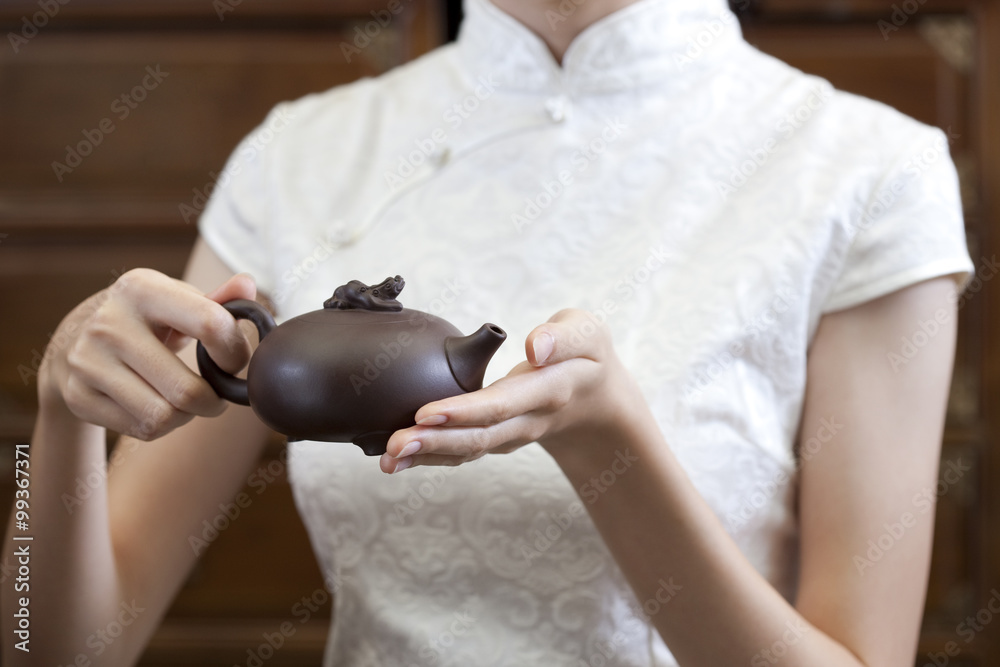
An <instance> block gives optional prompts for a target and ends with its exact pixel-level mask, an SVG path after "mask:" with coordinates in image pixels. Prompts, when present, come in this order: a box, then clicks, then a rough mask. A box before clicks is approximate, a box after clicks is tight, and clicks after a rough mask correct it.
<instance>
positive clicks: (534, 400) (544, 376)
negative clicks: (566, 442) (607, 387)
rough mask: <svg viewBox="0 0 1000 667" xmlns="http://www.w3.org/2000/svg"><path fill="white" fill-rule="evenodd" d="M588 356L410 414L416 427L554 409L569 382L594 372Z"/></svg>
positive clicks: (565, 397) (479, 422) (482, 422)
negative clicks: (413, 414) (412, 415)
mask: <svg viewBox="0 0 1000 667" xmlns="http://www.w3.org/2000/svg"><path fill="white" fill-rule="evenodd" d="M598 370H599V369H598V367H597V362H594V361H591V360H590V359H581V358H577V359H569V360H567V361H565V362H563V363H560V364H558V365H554V366H544V367H542V368H536V369H534V370H533V371H532V372H529V373H518V374H516V375H509V376H507V377H505V378H502V379H500V380H497V381H496V382H494V383H493V384H491V385H490V386H488V387H484V388H483V389H480V390H479V391H474V392H471V393H468V394H459V395H457V396H452V397H450V398H444V399H441V400H439V401H434V402H432V403H428V404H427V405H424V406H422V407H421V408H420V409H419V410H417V413H416V415H415V416H414V418H415V422H416V423H417V424H418V425H420V426H441V425H446V426H489V425H492V424H499V423H501V422H504V421H507V420H508V419H512V418H514V417H517V416H520V415H524V414H527V413H529V412H543V413H549V412H554V411H556V410H558V409H560V408H562V407H563V406H565V405H566V404H567V403H568V402H569V400H570V398H571V396H572V391H573V382H574V381H576V382H580V383H584V382H589V381H590V376H591V375H593V374H594V373H596V372H597V371H598Z"/></svg>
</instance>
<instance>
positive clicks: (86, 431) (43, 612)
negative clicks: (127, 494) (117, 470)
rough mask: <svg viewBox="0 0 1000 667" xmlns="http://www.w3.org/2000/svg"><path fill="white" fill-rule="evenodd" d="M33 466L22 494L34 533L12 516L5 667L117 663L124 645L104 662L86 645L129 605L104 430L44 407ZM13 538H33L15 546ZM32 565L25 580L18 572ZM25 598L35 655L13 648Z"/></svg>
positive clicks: (33, 444)
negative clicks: (111, 518)
mask: <svg viewBox="0 0 1000 667" xmlns="http://www.w3.org/2000/svg"><path fill="white" fill-rule="evenodd" d="M28 461H29V467H28V468H27V470H26V472H27V473H28V474H29V476H28V477H27V478H26V479H28V480H30V482H29V486H28V489H27V490H28V494H22V495H28V498H27V501H28V506H29V508H28V513H29V517H30V518H29V521H28V529H27V530H20V529H19V528H17V527H16V526H15V525H14V519H13V516H12V517H11V519H10V521H9V522H8V527H7V536H6V544H5V548H4V558H5V559H6V561H7V563H8V564H9V565H10V566H11V567H12V568H13V570H12V571H11V574H10V575H9V576H8V577H6V579H5V581H4V582H3V588H2V609H3V620H2V625H3V628H4V638H3V647H4V656H3V657H4V664H10V665H57V664H71V663H72V662H73V661H74V660H75V659H76V656H77V655H78V654H81V653H83V654H86V655H87V657H88V658H89V659H91V661H92V662H93V664H112V661H110V660H108V658H110V657H112V656H113V655H114V654H115V653H116V652H117V650H120V649H121V648H122V646H121V643H120V644H119V646H117V647H116V646H114V645H113V644H112V645H110V646H108V647H107V648H106V650H105V651H103V652H102V653H103V654H102V655H101V657H100V659H99V660H98V661H95V660H94V659H95V658H96V657H97V656H96V655H95V649H94V647H93V646H88V644H87V640H88V637H90V635H92V634H93V633H94V632H95V630H96V629H98V628H103V627H105V626H107V624H108V622H109V621H112V620H114V619H115V617H116V614H117V612H118V609H119V605H120V603H121V601H122V598H123V596H122V594H121V591H120V589H119V585H118V576H117V571H116V562H115V557H114V549H113V544H112V539H111V532H110V530H109V525H108V506H107V485H106V480H107V475H106V447H105V431H104V429H103V428H100V427H97V426H93V425H90V424H85V423H82V422H80V421H79V420H77V419H75V418H74V417H72V415H71V414H69V413H68V411H64V410H63V411H60V410H59V409H58V408H55V409H51V410H46V409H45V408H43V410H42V414H41V416H40V418H39V420H38V422H37V424H36V426H35V432H34V435H33V438H32V442H31V447H30V458H29V459H28ZM13 535H18V536H31V537H32V538H33V539H31V540H30V541H29V540H24V541H14V540H13V539H12V536H13ZM18 550H20V552H19V554H18V553H15V552H18ZM24 550H27V551H28V554H30V555H29V556H28V558H25V557H24ZM19 558H20V560H19ZM25 560H27V563H26V564H25V566H26V567H27V568H28V574H26V575H25V574H24V573H23V571H22V572H21V573H19V572H18V568H19V567H20V566H21V564H24V561H25ZM20 598H27V599H28V605H27V608H28V612H29V617H28V622H29V623H30V626H29V628H30V640H29V643H28V644H27V645H26V646H27V647H28V648H29V649H30V652H25V651H23V650H19V649H17V648H15V646H14V644H15V641H14V640H13V638H14V637H15V635H14V630H15V628H16V627H17V620H18V619H15V618H14V613H15V612H16V611H17V610H18V609H19V608H20V606H21V605H19V602H18V600H19V599H20ZM91 643H93V642H91Z"/></svg>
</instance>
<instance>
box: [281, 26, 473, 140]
mask: <svg viewBox="0 0 1000 667" xmlns="http://www.w3.org/2000/svg"><path fill="white" fill-rule="evenodd" d="M461 76H462V75H461V72H460V70H459V68H458V67H457V66H456V59H455V54H454V47H453V46H451V45H449V46H445V47H441V48H438V49H436V50H434V51H432V52H431V53H428V54H426V55H424V56H422V57H420V58H418V59H416V60H413V61H411V62H409V63H406V64H404V65H401V66H399V67H396V68H394V69H392V70H390V71H389V72H386V73H385V74H382V75H381V76H378V77H366V78H363V79H359V80H357V81H354V82H352V83H349V84H345V85H341V86H337V87H334V88H331V89H329V90H327V91H324V92H319V93H314V94H311V95H307V96H305V97H302V98H300V99H298V100H294V101H290V102H284V103H282V104H280V105H278V106H277V107H276V108H275V111H274V112H272V113H277V112H283V113H285V114H286V116H288V117H289V118H291V119H292V122H291V123H290V126H289V132H288V133H287V138H286V139H283V141H282V143H287V142H296V141H304V142H306V143H307V144H308V145H311V146H313V147H314V146H315V143H316V141H317V140H321V139H322V138H324V137H331V136H334V137H336V136H341V137H342V136H345V135H349V134H350V135H355V136H357V135H358V134H359V133H361V134H366V135H371V134H377V133H378V132H379V130H380V129H382V128H383V127H384V125H385V124H386V123H392V122H395V121H397V120H398V118H399V117H400V116H411V117H420V116H421V115H422V112H423V111H426V109H427V108H431V107H433V105H434V104H435V103H437V104H438V105H440V104H441V101H440V94H441V93H442V91H443V90H447V89H450V88H456V89H457V88H459V87H460V86H461V85H462V84H461Z"/></svg>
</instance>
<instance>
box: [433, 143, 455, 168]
mask: <svg viewBox="0 0 1000 667" xmlns="http://www.w3.org/2000/svg"><path fill="white" fill-rule="evenodd" d="M450 159H451V149H450V148H448V147H447V146H444V147H442V148H438V149H437V150H435V151H434V152H433V153H432V154H431V161H432V162H434V164H436V165H437V166H439V167H443V166H445V165H446V164H448V160H450Z"/></svg>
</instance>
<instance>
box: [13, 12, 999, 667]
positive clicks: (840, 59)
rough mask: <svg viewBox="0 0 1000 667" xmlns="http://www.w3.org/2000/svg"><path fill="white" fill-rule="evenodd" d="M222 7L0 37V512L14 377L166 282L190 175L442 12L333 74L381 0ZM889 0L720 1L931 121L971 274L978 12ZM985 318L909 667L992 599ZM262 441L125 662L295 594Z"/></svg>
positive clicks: (243, 628) (20, 410) (989, 210)
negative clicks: (128, 102) (96, 301)
mask: <svg viewBox="0 0 1000 667" xmlns="http://www.w3.org/2000/svg"><path fill="white" fill-rule="evenodd" d="M223 1H224V2H226V3H228V5H223V6H229V7H230V8H231V9H232V11H225V12H224V13H223V14H222V19H223V20H220V16H219V15H218V14H217V12H216V10H215V9H214V8H213V5H212V3H211V2H209V1H208V0H170V1H167V0H155V1H154V0H146V1H143V2H122V1H118V0H72V2H70V3H68V4H66V5H60V9H59V12H58V14H56V15H55V16H53V17H52V18H50V19H49V20H48V24H47V25H45V26H44V27H42V28H41V29H40V30H39V31H38V34H37V36H34V37H31V38H30V39H29V40H28V41H27V42H26V43H22V44H21V45H20V47H19V49H18V51H17V52H15V51H14V49H13V48H12V47H11V45H10V44H9V43H7V42H6V40H5V43H3V44H0V313H3V325H4V334H3V336H2V338H0V448H3V449H4V453H3V455H2V456H0V497H2V499H3V502H2V503H0V512H6V511H7V510H6V508H7V503H8V502H9V496H10V495H11V494H10V481H11V480H13V472H12V469H11V468H12V461H13V457H12V456H11V455H10V454H9V448H10V447H11V446H12V445H13V443H15V442H18V441H25V440H27V439H28V437H29V434H30V429H31V424H32V422H33V419H34V409H35V408H34V381H33V377H32V376H31V368H32V364H33V362H37V356H36V354H40V353H41V352H42V351H43V350H44V349H45V346H46V344H47V343H48V335H49V333H50V332H51V331H53V330H54V329H55V327H56V325H57V324H58V321H59V319H60V318H61V317H62V315H63V314H64V313H66V312H68V311H69V310H70V308H71V307H72V306H73V305H75V304H76V303H78V302H79V301H80V300H82V299H83V298H84V297H85V296H87V295H89V294H91V293H93V292H95V291H97V290H99V289H101V288H103V287H104V286H106V285H107V284H108V283H109V282H110V281H112V280H113V279H114V277H115V276H116V275H118V274H119V273H121V272H122V271H124V270H127V269H128V268H132V267H136V266H148V267H152V268H155V269H158V270H161V271H163V272H165V273H168V274H171V275H179V274H180V273H181V271H182V270H183V265H184V261H185V258H186V256H187V253H188V251H189V249H190V245H191V242H192V240H193V238H194V234H195V230H194V228H193V225H192V224H189V223H187V222H185V220H184V217H183V216H182V214H181V209H180V207H181V205H183V204H188V205H190V204H192V203H194V202H195V201H196V196H197V193H196V190H198V191H202V192H204V191H205V190H206V188H209V187H210V186H211V183H212V180H213V176H212V174H213V172H218V171H219V170H220V169H221V167H222V165H223V164H224V161H225V159H226V157H227V155H228V154H229V152H230V151H231V150H233V148H234V147H235V145H236V144H237V142H238V141H239V140H240V139H241V138H242V137H243V136H244V135H246V133H247V132H249V131H250V130H251V129H253V128H254V127H255V126H256V125H257V124H258V123H259V122H260V121H261V120H262V119H263V118H264V115H265V114H266V113H267V111H268V110H269V109H270V108H271V107H272V106H273V105H274V104H275V103H276V102H278V101H280V100H284V99H292V98H296V97H299V96H301V95H303V94H307V93H309V92H313V91H321V90H325V89H327V88H329V87H331V86H333V85H336V84H338V83H342V82H346V81H350V80H352V79H355V78H357V77H359V76H365V75H373V74H377V73H378V72H381V71H384V70H385V69H387V68H389V67H391V66H393V65H395V64H398V63H401V62H404V61H405V60H407V59H409V58H412V57H414V56H415V55H418V54H420V53H423V52H425V51H427V50H428V49H430V48H432V47H433V46H434V45H436V44H437V43H439V42H440V41H441V39H442V36H443V16H444V8H443V7H442V6H441V5H440V4H439V3H438V2H435V1H434V0H408V1H407V2H403V5H404V6H405V7H406V12H405V13H404V14H402V15H400V16H398V17H396V18H394V19H393V21H392V22H391V24H390V25H389V26H388V27H387V28H386V29H385V30H381V31H379V34H378V35H377V36H376V37H375V38H374V39H373V43H372V45H371V46H369V47H367V48H365V49H364V50H363V52H362V53H361V54H360V55H359V56H358V57H356V58H352V62H348V61H347V59H346V58H345V57H344V55H343V53H342V51H341V49H340V44H341V43H342V42H349V41H350V40H351V39H352V38H353V36H354V35H355V29H356V28H358V27H363V26H364V25H365V24H366V23H368V22H369V21H371V19H372V17H371V14H370V12H372V11H379V10H382V9H384V8H385V7H386V6H387V5H388V2H387V1H386V0H338V1H337V2H329V1H328V0H288V1H286V2H278V0H242V2H240V1H238V0H223ZM908 1H909V2H911V3H917V4H914V5H912V6H913V7H915V8H916V10H915V11H914V12H912V16H910V15H909V14H906V20H905V21H903V22H902V23H901V25H900V26H899V29H898V30H892V31H891V32H885V25H880V24H879V21H880V20H882V21H889V22H890V23H891V21H892V17H893V7H894V4H893V2H896V5H895V6H901V5H903V4H904V3H903V2H899V0H737V2H736V3H735V4H736V5H737V6H738V7H739V8H741V12H740V13H741V19H742V21H743V25H744V30H745V33H746V35H747V38H748V40H749V41H751V42H752V43H754V44H757V45H758V46H759V47H760V48H761V49H763V50H765V51H767V52H770V53H772V54H774V55H776V56H778V57H780V58H782V59H784V60H786V61H788V62H790V63H792V64H793V65H795V66H797V67H800V68H801V69H803V70H805V71H809V72H813V73H816V74H819V75H821V76H824V77H826V78H828V79H829V80H831V81H832V82H833V83H834V84H835V85H836V86H838V87H840V88H843V89H845V90H849V91H852V92H857V93H860V94H863V95H867V96H870V97H873V98H876V99H880V100H882V101H885V102H887V103H889V104H891V105H893V106H896V107H897V108H899V109H901V110H902V111H904V112H905V113H908V114H910V115H912V116H914V117H916V118H918V119H920V120H922V121H924V122H927V123H930V124H934V125H938V126H940V127H942V128H945V129H948V128H950V129H951V134H952V135H955V140H954V143H953V144H952V152H953V155H954V156H955V159H956V162H957V163H958V165H959V169H960V173H961V179H962V188H963V201H964V205H965V208H966V217H967V229H968V236H969V243H970V249H971V253H972V256H973V258H974V259H975V260H976V261H977V265H978V264H979V258H980V257H982V256H986V257H991V256H992V254H994V253H996V252H997V250H998V239H997V233H996V230H997V224H998V222H1000V220H998V213H1000V210H998V207H1000V201H998V199H1000V157H998V156H1000V124H998V123H997V122H996V119H997V113H998V110H1000V3H998V2H997V1H996V0H989V1H987V0H926V2H918V0H908ZM451 4H452V5H454V4H455V3H454V2H452V3H451ZM908 6H909V5H908ZM38 9H39V5H38V4H37V3H36V2H25V1H21V0H17V1H14V2H11V1H9V0H0V28H2V30H0V34H3V35H7V33H8V32H10V31H14V32H20V31H21V29H22V25H23V24H22V18H23V17H25V16H28V17H31V16H33V15H34V14H35V13H36V12H37V11H38ZM452 9H454V7H452ZM898 16H902V15H898ZM893 27H895V26H893ZM883 33H884V34H883ZM157 65H159V67H160V69H161V71H165V72H168V73H169V76H168V77H167V78H165V79H163V81H162V83H161V84H160V85H158V86H157V87H156V88H155V89H153V90H150V91H148V94H147V98H146V99H145V100H144V101H142V102H141V103H140V104H138V105H136V108H135V109H132V110H130V113H129V115H128V117H126V118H121V117H119V115H117V113H116V111H117V110H119V109H120V108H121V107H117V108H116V110H112V108H111V105H112V103H113V101H114V100H115V99H116V98H118V97H119V96H120V95H122V94H124V93H127V92H128V91H130V90H131V89H132V88H133V87H134V86H136V85H137V84H138V83H140V82H141V81H142V79H143V77H145V76H146V74H147V72H146V68H147V66H150V67H153V68H154V69H155V68H156V66H157ZM104 118H109V119H110V121H111V122H112V123H113V124H114V128H115V129H114V132H112V133H110V134H107V135H106V136H104V137H103V138H102V141H101V144H100V145H98V146H96V147H94V149H93V153H92V154H91V155H89V156H87V157H86V158H85V159H84V160H83V161H82V163H81V164H80V166H79V167H77V168H75V169H74V170H73V171H72V173H68V174H63V177H62V180H61V181H60V180H58V178H57V177H56V175H55V174H54V173H53V170H52V162H53V161H55V160H59V161H64V159H65V155H66V145H67V144H76V143H77V142H79V141H81V140H83V139H85V137H84V135H83V132H84V131H88V130H93V129H94V128H97V127H99V124H100V122H101V121H102V119H104ZM738 121H739V117H738V113H736V114H735V116H734V122H738ZM875 139H877V138H873V140H875ZM998 308H1000V290H998V289H997V286H996V282H995V281H994V282H992V283H991V282H986V283H984V285H983V287H982V289H981V290H980V291H979V292H976V293H975V294H973V295H972V298H970V299H969V300H968V302H967V304H966V305H965V306H964V307H963V309H962V312H961V316H960V318H961V319H960V346H959V351H958V355H957V362H956V371H955V377H954V381H953V386H952V393H951V400H950V403H949V419H948V426H947V432H946V437H945V448H944V453H943V456H942V460H943V461H955V460H957V459H959V458H961V459H962V461H963V462H966V463H972V464H973V470H972V472H971V473H969V474H967V475H965V476H963V478H962V479H961V480H960V482H959V483H958V484H956V485H954V486H953V487H951V488H950V489H949V491H948V492H947V493H946V494H944V495H943V496H942V497H941V498H940V500H939V506H938V513H937V519H938V523H937V533H936V537H935V543H934V564H933V571H932V576H931V584H930V589H929V595H928V605H927V613H926V618H925V624H924V631H923V634H922V640H921V647H920V651H921V652H920V656H919V658H918V660H917V663H916V664H918V665H924V664H927V663H928V662H930V661H931V657H929V654H939V653H940V652H942V651H943V650H944V649H945V647H946V645H947V643H948V642H949V641H957V640H958V637H957V634H956V630H957V628H958V625H959V623H962V622H963V620H964V619H965V618H966V617H968V616H970V615H972V616H974V615H975V614H976V612H977V611H979V610H980V609H982V608H983V606H984V604H985V602H986V601H987V599H988V598H989V596H990V592H991V590H992V589H994V588H997V587H1000V532H998V531H997V530H996V526H997V525H998V524H1000V490H998V486H997V481H998V480H1000V456H998V452H997V451H996V445H995V443H996V442H997V437H998V435H1000V414H998V413H1000V410H998V398H1000V354H998V349H1000V348H998V347H997V341H998V340H1000V339H998V335H997V334H998V331H1000V322H998V315H997V314H996V313H997V312H998ZM282 452H283V446H282V443H280V442H278V441H275V442H274V443H272V445H271V446H270V447H269V449H268V451H267V453H266V455H265V457H264V459H263V460H262V461H261V467H262V468H261V472H259V473H258V476H257V477H256V478H253V479H252V480H248V487H247V489H245V491H246V493H247V494H248V496H249V497H250V498H251V499H252V503H251V504H250V506H249V507H247V508H245V509H244V510H242V511H241V514H240V517H239V518H238V519H236V520H234V521H232V525H231V526H229V527H228V528H226V529H225V530H223V531H222V533H221V535H220V536H219V537H218V539H217V540H216V541H215V542H214V543H213V545H212V547H211V548H210V549H209V550H208V552H207V553H206V555H205V556H204V558H203V559H202V560H201V562H200V563H199V565H198V566H197V567H196V569H195V570H194V572H193V573H192V575H191V577H190V580H189V582H188V583H187V585H186V586H185V588H184V590H183V591H182V592H181V594H180V596H179V597H178V599H177V600H176V602H175V604H174V606H173V608H172V610H171V612H170V614H169V616H168V619H167V621H166V622H165V624H164V626H163V628H162V629H161V630H160V632H159V633H158V634H157V636H156V637H155V638H154V640H153V642H152V644H151V646H150V648H149V650H148V651H147V652H146V655H145V656H144V658H143V664H148V665H167V664H178V663H181V664H192V665H194V664H203V665H215V664H246V663H247V660H248V656H249V654H248V650H249V651H251V652H253V651H255V650H257V649H258V648H259V646H260V644H261V642H262V637H263V635H264V633H270V632H273V631H274V630H275V629H276V628H277V627H278V626H279V625H280V623H281V622H283V621H286V620H289V619H295V620H301V619H302V618H303V616H302V615H301V614H300V613H298V612H301V611H302V609H303V607H301V606H299V607H296V605H297V604H300V603H301V600H302V598H303V597H306V598H308V597H310V596H312V595H314V594H315V593H316V592H317V591H320V590H321V588H320V587H321V586H322V581H321V580H320V576H319V573H318V570H317V568H316V565H315V561H314V559H313V556H312V554H311V551H310V549H309V545H308V540H307V537H306V535H305V533H304V531H303V530H302V527H301V524H300V522H299V520H298V518H297V515H296V514H295V510H294V506H293V503H292V499H291V494H290V492H289V489H288V486H287V481H286V480H285V477H284V465H283V463H282V458H281V457H282ZM261 480H268V481H266V483H265V484H264V485H263V487H262V486H261V484H260V481H261ZM258 491H260V492H259V493H258ZM151 520H155V517H152V518H151ZM0 576H2V575H0ZM295 610H298V611H295ZM328 619H329V605H328V604H325V605H317V611H315V612H310V613H309V619H308V621H307V622H305V623H301V624H298V625H296V629H297V630H296V633H295V634H294V635H293V636H292V637H290V638H288V640H287V642H286V643H285V645H284V646H283V647H282V648H281V650H280V651H277V652H276V653H275V654H274V656H273V657H271V658H269V659H267V660H266V661H265V662H266V664H268V665H296V664H302V665H305V664H318V662H319V656H320V655H321V652H322V646H323V643H324V641H325V635H326V631H327V627H328ZM998 629H1000V622H997V623H995V624H993V625H992V626H990V627H987V628H985V629H984V631H983V632H981V633H977V635H976V637H975V639H974V641H972V642H970V643H968V644H965V643H964V642H961V653H960V654H959V655H957V656H954V657H949V661H948V664H949V665H976V666H977V667H985V666H986V665H995V664H1000V640H998V635H1000V632H997V630H998Z"/></svg>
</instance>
